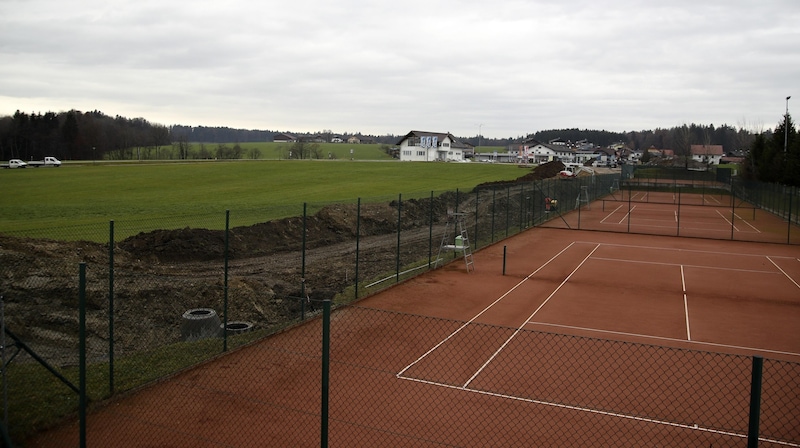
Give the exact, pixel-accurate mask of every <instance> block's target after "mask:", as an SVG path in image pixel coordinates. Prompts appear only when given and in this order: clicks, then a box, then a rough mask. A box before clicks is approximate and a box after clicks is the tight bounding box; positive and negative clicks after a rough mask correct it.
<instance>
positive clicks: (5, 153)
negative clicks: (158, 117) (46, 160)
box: [0, 110, 170, 160]
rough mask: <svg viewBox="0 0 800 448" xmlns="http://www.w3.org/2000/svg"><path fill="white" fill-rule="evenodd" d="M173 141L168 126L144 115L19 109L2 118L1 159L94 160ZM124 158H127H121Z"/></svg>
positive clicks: (0, 120)
mask: <svg viewBox="0 0 800 448" xmlns="http://www.w3.org/2000/svg"><path fill="white" fill-rule="evenodd" d="M169 144H170V134H169V129H168V128H167V127H166V126H162V125H159V124H153V123H150V122H149V121H147V120H145V119H144V118H125V117H121V116H116V117H110V116H108V115H105V114H103V113H102V112H100V111H97V110H95V111H92V112H80V111H77V110H70V111H68V112H60V113H55V112H47V113H44V114H41V113H33V114H26V113H24V112H20V111H17V112H16V113H15V114H14V115H12V116H5V117H0V160H8V159H12V158H16V159H23V160H34V159H42V158H43V157H45V156H54V157H57V158H59V159H63V160H93V159H103V158H108V155H109V154H114V153H118V154H120V156H123V155H124V154H126V153H129V154H130V155H131V156H132V155H133V154H134V152H135V150H136V148H150V149H152V148H157V147H158V146H161V145H169ZM121 158H124V157H121Z"/></svg>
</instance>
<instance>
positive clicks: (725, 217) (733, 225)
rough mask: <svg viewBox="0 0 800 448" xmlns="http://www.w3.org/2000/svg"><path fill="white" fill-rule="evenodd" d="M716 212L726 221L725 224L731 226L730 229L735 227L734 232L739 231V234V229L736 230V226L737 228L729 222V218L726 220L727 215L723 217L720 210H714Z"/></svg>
mask: <svg viewBox="0 0 800 448" xmlns="http://www.w3.org/2000/svg"><path fill="white" fill-rule="evenodd" d="M714 211H716V212H717V214H718V215H719V216H720V217H721V218H722V219H724V220H725V222H727V223H728V226H730V227H733V230H735V231H737V232H738V231H739V229H737V228H736V226H735V225H734V224H733V223H732V222H730V220H728V218H726V217H725V215H723V214H722V213H720V211H719V210H714Z"/></svg>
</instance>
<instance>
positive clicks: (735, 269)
mask: <svg viewBox="0 0 800 448" xmlns="http://www.w3.org/2000/svg"><path fill="white" fill-rule="evenodd" d="M592 259H594V260H603V261H618V262H620V263H637V264H656V265H660V266H680V267H681V268H682V267H684V266H686V267H689V268H698V269H716V270H720V271H733V272H751V273H756V274H775V275H778V273H777V272H775V271H764V270H761V269H739V268H721V267H717V266H705V265H700V264H681V263H667V262H664V261H639V260H627V259H625V258H608V257H592Z"/></svg>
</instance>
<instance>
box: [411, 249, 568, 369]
mask: <svg viewBox="0 0 800 448" xmlns="http://www.w3.org/2000/svg"><path fill="white" fill-rule="evenodd" d="M574 244H575V242H574V241H573V242H571V243H569V244H568V245H567V247H565V248H563V249H561V251H559V252H558V253H557V254H555V255H553V256H552V257H551V258H550V259H549V260H547V261H546V262H545V263H544V264H543V265H541V266H539V267H538V268H536V270H534V271H533V272H531V273H530V274H528V276H527V277H525V278H523V279H522V280H520V281H519V283H517V284H516V285H514V286H513V287H512V288H511V289H509V290H508V291H506V292H505V293H503V295H501V296H500V297H498V298H497V300H495V301H494V302H492V303H490V304H489V305H488V306H487V307H486V308H484V309H483V310H481V312H480V313H478V314H476V315H475V316H473V317H472V319H470V320H468V321H467V322H465V323H464V325H462V326H460V327H458V328H457V329H456V330H455V331H454V332H452V333H450V334H449V335H448V336H447V337H446V338H444V339H442V340H441V341H440V342H439V343H438V344H436V345H434V346H433V347H432V348H431V349H430V350H428V351H427V352H425V353H424V354H423V355H422V356H420V357H419V358H417V359H416V360H414V362H412V363H411V364H409V365H407V366H406V367H405V368H403V370H401V371H400V372H398V373H397V375H396V376H397V377H398V378H400V377H401V376H402V375H403V373H405V372H406V371H407V370H408V369H410V368H411V367H413V366H414V365H416V364H417V363H418V362H420V361H422V360H423V359H425V358H426V357H427V356H428V355H430V354H431V353H433V352H434V351H435V350H436V349H438V348H439V347H441V346H442V344H444V343H445V342H447V341H449V340H450V339H451V338H453V336H455V335H456V334H458V333H460V332H461V330H463V329H464V328H466V327H467V326H468V325H469V324H471V323H472V322H474V321H475V319H477V318H478V317H480V316H481V315H482V314H483V313H485V312H486V311H489V309H491V308H492V307H493V306H495V305H496V304H498V303H500V301H501V300H503V299H505V298H506V297H508V295H509V294H511V293H512V292H514V290H515V289H517V288H519V287H520V286H521V285H522V284H523V283H525V282H527V281H528V280H530V278H531V277H533V276H534V275H536V273H538V272H539V271H541V270H542V269H544V268H545V266H547V265H548V264H550V263H551V262H552V261H553V260H555V259H556V258H558V257H559V256H561V254H563V253H564V252H566V251H567V249H569V248H570V247H572V246H573V245H574Z"/></svg>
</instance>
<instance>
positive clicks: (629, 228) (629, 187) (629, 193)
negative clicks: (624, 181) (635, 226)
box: [628, 182, 633, 233]
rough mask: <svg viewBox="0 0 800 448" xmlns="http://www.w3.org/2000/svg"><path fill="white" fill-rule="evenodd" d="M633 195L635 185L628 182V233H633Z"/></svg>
mask: <svg viewBox="0 0 800 448" xmlns="http://www.w3.org/2000/svg"><path fill="white" fill-rule="evenodd" d="M631 196H633V185H631V182H628V233H631Z"/></svg>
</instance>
